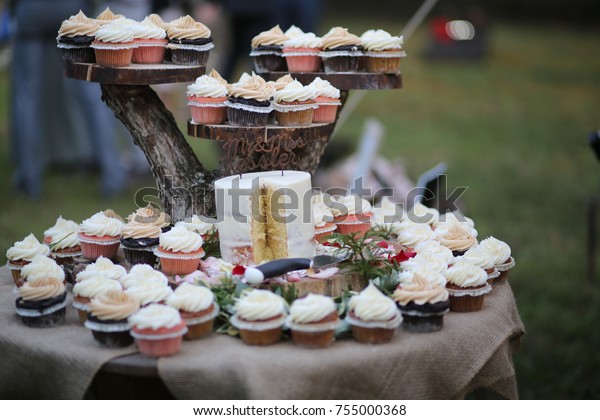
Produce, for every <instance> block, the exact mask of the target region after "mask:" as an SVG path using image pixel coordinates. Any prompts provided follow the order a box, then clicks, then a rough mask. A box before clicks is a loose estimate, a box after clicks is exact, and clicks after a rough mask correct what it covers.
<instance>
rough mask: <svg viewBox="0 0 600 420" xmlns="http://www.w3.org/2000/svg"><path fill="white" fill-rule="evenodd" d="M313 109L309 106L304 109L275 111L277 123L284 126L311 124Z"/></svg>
mask: <svg viewBox="0 0 600 420" xmlns="http://www.w3.org/2000/svg"><path fill="white" fill-rule="evenodd" d="M313 114H314V109H313V108H309V109H306V110H304V111H290V112H281V111H275V117H276V118H277V124H279V125H281V126H284V127H293V126H306V125H310V124H312V120H313Z"/></svg>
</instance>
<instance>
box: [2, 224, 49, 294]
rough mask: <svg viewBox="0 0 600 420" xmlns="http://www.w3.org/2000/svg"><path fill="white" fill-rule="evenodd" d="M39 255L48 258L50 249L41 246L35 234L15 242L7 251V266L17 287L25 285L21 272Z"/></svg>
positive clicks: (43, 245) (46, 246)
mask: <svg viewBox="0 0 600 420" xmlns="http://www.w3.org/2000/svg"><path fill="white" fill-rule="evenodd" d="M38 255H43V256H46V257H47V256H48V255H50V248H48V245H46V244H41V243H40V241H38V240H37V238H36V237H35V236H34V235H33V233H31V234H29V235H28V236H26V237H25V238H24V239H23V240H22V241H17V242H15V243H14V244H13V246H11V247H10V248H8V250H7V251H6V259H7V260H8V263H7V265H8V268H10V271H11V274H12V276H13V281H14V282H15V284H16V285H17V287H20V286H22V285H23V279H22V278H21V270H22V269H23V267H24V266H26V265H27V264H29V263H30V262H31V261H32V260H33V259H34V258H35V257H36V256H38Z"/></svg>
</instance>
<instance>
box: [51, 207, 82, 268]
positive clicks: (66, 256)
mask: <svg viewBox="0 0 600 420" xmlns="http://www.w3.org/2000/svg"><path fill="white" fill-rule="evenodd" d="M78 230H79V225H78V224H77V223H76V222H74V221H72V220H66V219H63V218H62V217H61V216H58V219H56V223H55V224H54V226H52V227H51V228H48V229H46V230H45V231H44V242H45V243H46V244H48V246H49V247H50V256H51V257H52V258H54V259H55V260H56V261H57V262H58V263H59V264H64V263H70V262H72V261H73V258H75V257H78V256H80V255H81V245H80V244H79V239H78V238H77V231H78Z"/></svg>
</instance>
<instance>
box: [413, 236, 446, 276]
mask: <svg viewBox="0 0 600 420" xmlns="http://www.w3.org/2000/svg"><path fill="white" fill-rule="evenodd" d="M414 250H415V252H416V253H417V255H419V254H420V253H425V254H433V255H435V257H436V258H437V259H440V260H442V261H443V262H444V263H445V265H446V269H447V268H448V266H449V265H450V263H451V262H452V261H453V260H454V254H452V251H451V250H450V249H448V248H446V247H445V246H444V245H441V244H440V243H439V242H437V241H434V240H431V241H425V242H421V243H419V244H418V245H417V246H415V247H414ZM442 271H446V270H445V269H444V270H442Z"/></svg>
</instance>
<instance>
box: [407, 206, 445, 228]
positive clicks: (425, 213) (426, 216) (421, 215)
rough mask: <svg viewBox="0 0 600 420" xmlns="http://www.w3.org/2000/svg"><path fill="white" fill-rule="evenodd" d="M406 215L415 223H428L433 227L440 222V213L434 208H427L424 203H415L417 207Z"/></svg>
mask: <svg viewBox="0 0 600 420" xmlns="http://www.w3.org/2000/svg"><path fill="white" fill-rule="evenodd" d="M406 215H407V216H408V218H409V219H410V220H411V221H413V222H415V223H427V224H429V225H432V224H434V223H436V222H437V221H438V218H439V216H440V212H439V211H437V210H436V209H434V208H430V207H427V206H426V205H424V204H422V203H415V205H414V206H413V207H412V208H411V209H410V210H408V211H407V212H406Z"/></svg>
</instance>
